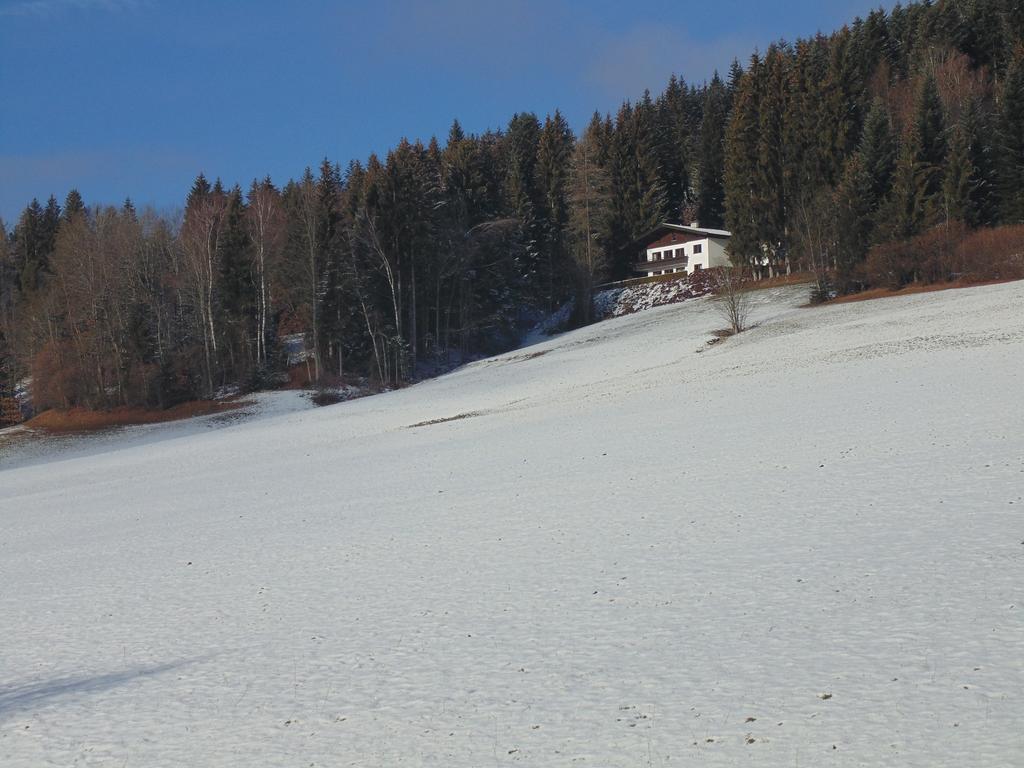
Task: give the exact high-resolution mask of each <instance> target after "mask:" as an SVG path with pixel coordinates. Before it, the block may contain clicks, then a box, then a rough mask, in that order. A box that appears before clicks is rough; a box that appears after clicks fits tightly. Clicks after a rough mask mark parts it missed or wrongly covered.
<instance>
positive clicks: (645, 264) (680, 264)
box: [633, 256, 690, 273]
mask: <svg viewBox="0 0 1024 768" xmlns="http://www.w3.org/2000/svg"><path fill="white" fill-rule="evenodd" d="M689 266H690V258H689V257H688V256H683V257H680V258H673V259H657V260H655V261H638V262H637V263H636V264H634V265H633V271H634V272H644V273H646V272H662V271H664V270H666V269H689Z"/></svg>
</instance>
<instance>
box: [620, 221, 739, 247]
mask: <svg viewBox="0 0 1024 768" xmlns="http://www.w3.org/2000/svg"><path fill="white" fill-rule="evenodd" d="M668 232H682V233H683V234H686V235H704V236H706V237H720V238H722V239H726V238H729V237H732V232H726V231H725V230H724V229H708V228H706V227H687V226H684V225H682V224H670V223H668V222H662V223H661V224H659V225H658V226H656V227H655V228H654V229H652V230H650V231H649V232H645V233H644V234H642V235H641V236H640V237H638V238H637V239H636V240H634V241H633V242H631V243H630V244H629V245H628V246H627V247H628V248H630V249H635V248H638V247H639V246H641V245H644V244H645V243H649V242H650V241H651V240H656V239H657V238H658V237H660V236H662V235H664V234H666V233H668Z"/></svg>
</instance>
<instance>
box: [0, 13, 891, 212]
mask: <svg viewBox="0 0 1024 768" xmlns="http://www.w3.org/2000/svg"><path fill="white" fill-rule="evenodd" d="M879 5H880V3H879V2H877V0H876V2H869V1H868V0H833V1H832V2H820V1H819V0H792V1H791V2H786V3H779V4H776V3H762V2H759V1H757V0H717V2H710V3H709V2H706V0H704V1H702V2H685V1H682V2H681V1H680V0H676V1H675V2H671V1H670V0H632V1H631V2H621V0H589V1H586V0H579V1H577V0H518V1H517V0H505V1H504V2H488V1H487V0H478V1H477V2H473V1H472V0H430V1H429V2H428V0H420V1H419V2H415V1H413V0H377V1H376V2H325V1H323V0H292V1H291V2H286V1H284V0H249V1H247V2H243V1H242V0H219V1H218V0H206V1H205V2H201V1H195V2H194V1H193V0H0V99H2V102H0V103H2V107H0V217H2V218H3V219H4V220H5V221H7V222H9V223H13V220H14V219H15V218H16V216H17V214H18V212H19V211H20V209H21V208H22V207H24V205H25V204H26V203H27V202H28V201H29V200H30V199H31V198H32V197H39V198H45V197H46V196H48V195H49V194H50V193H51V192H52V193H54V194H56V195H57V197H58V199H61V200H63V197H64V195H65V194H66V193H67V191H68V189H70V188H71V187H73V186H77V187H78V188H79V190H80V191H81V192H82V194H83V196H84V197H85V199H86V201H87V202H89V203H94V202H120V201H121V200H123V199H124V197H125V196H127V195H130V196H131V197H132V198H133V200H135V201H136V203H137V204H138V205H140V206H141V205H146V204H153V205H156V206H157V207H160V208H163V207H167V206H173V205H176V204H179V203H180V202H181V200H182V199H183V198H184V195H185V193H186V192H187V190H188V187H189V185H190V184H191V181H192V179H193V178H194V177H195V175H196V174H197V173H198V172H199V171H203V172H205V173H206V174H207V175H208V176H210V177H215V176H220V177H221V178H223V179H224V180H225V182H227V183H234V182H236V181H237V182H239V183H242V184H243V186H244V185H246V184H248V182H249V181H251V180H252V178H253V177H256V176H260V177H262V176H263V175H266V174H268V173H269V174H270V175H271V176H272V177H273V178H274V179H275V181H278V182H281V181H284V180H286V179H287V178H289V177H292V176H296V175H298V174H299V173H301V172H302V169H303V168H304V167H305V166H306V165H315V164H316V163H318V162H319V161H320V159H321V158H323V157H324V156H328V157H330V158H331V159H332V160H336V161H338V162H341V164H342V165H344V164H345V163H347V161H348V160H349V159H352V158H365V157H366V156H367V155H368V154H369V153H370V152H373V151H376V152H379V153H384V152H386V151H387V149H388V148H389V147H391V146H393V145H394V144H395V143H396V142H397V141H398V140H399V139H400V138H401V137H402V136H409V137H422V138H424V139H427V138H429V137H430V136H431V135H434V134H436V135H438V136H441V137H443V136H444V135H445V134H446V133H447V130H448V127H449V125H450V124H451V121H452V118H454V117H457V118H458V119H459V120H460V121H461V122H462V124H463V126H464V127H465V128H466V130H467V131H473V132H476V131H482V130H485V129H487V128H490V127H501V126H503V125H505V123H507V121H508V118H509V117H510V116H511V115H512V114H513V113H514V112H516V111H533V112H536V113H538V114H540V115H542V116H543V115H544V114H546V113H548V112H551V111H553V110H554V109H555V108H560V109H561V110H562V112H563V113H564V114H565V115H566V116H567V117H568V118H569V120H570V122H571V123H572V125H573V127H574V128H578V127H580V126H581V125H582V124H584V123H585V121H586V120H587V119H588V118H589V116H590V114H591V113H592V112H593V110H595V109H598V110H600V111H602V112H606V111H614V110H615V109H616V107H617V106H618V105H619V104H620V103H621V101H622V100H623V99H626V98H630V99H633V98H636V97H637V96H638V95H639V94H641V93H642V92H643V90H644V88H650V89H651V91H652V92H657V91H660V90H661V89H662V88H663V87H664V84H665V82H666V80H667V79H668V76H669V75H670V74H671V73H672V72H676V73H678V74H680V75H682V76H683V77H685V78H686V79H687V80H689V81H696V82H700V81H703V80H705V79H707V78H709V77H710V76H711V74H712V72H713V71H714V70H715V69H716V68H718V69H720V70H723V71H724V70H726V69H728V66H729V63H730V62H731V61H732V59H733V57H736V56H738V57H739V58H740V59H741V60H742V59H745V58H747V57H748V56H749V55H750V53H751V52H752V51H753V50H754V49H755V48H761V49H763V48H764V47H765V46H766V45H767V44H768V43H769V42H771V41H772V40H775V39H778V38H780V37H786V38H787V39H793V38H795V37H797V36H803V35H809V34H813V33H814V32H816V31H817V30H819V29H820V30H823V31H831V30H832V29H834V28H836V27H838V26H841V25H842V24H843V23H844V22H847V21H849V20H851V19H852V18H853V17H854V16H856V15H864V14H866V13H867V12H868V11H870V10H871V9H872V8H874V7H878V6H879ZM884 5H886V6H887V7H888V6H889V5H891V4H890V3H886V4H884Z"/></svg>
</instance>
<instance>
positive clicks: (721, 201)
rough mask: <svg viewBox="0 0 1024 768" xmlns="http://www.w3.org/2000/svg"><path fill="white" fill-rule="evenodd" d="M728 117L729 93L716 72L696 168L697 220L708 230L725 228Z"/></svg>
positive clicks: (709, 91)
mask: <svg viewBox="0 0 1024 768" xmlns="http://www.w3.org/2000/svg"><path fill="white" fill-rule="evenodd" d="M728 116H729V93H728V91H727V89H726V87H725V84H724V83H723V82H722V80H721V78H719V76H718V73H717V72H715V75H714V77H712V78H711V84H710V85H709V86H708V88H707V92H706V94H705V97H704V116H703V120H702V121H701V126H700V157H699V160H698V165H697V183H698V190H699V191H698V194H697V220H698V221H699V223H700V224H701V226H705V227H713V228H721V227H723V226H725V178H724V176H725V127H726V123H727V121H728ZM683 223H684V224H688V223H689V222H683Z"/></svg>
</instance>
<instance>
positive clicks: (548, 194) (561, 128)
mask: <svg viewBox="0 0 1024 768" xmlns="http://www.w3.org/2000/svg"><path fill="white" fill-rule="evenodd" d="M573 143H574V139H573V135H572V131H571V130H569V124H568V123H567V122H566V121H565V118H563V117H562V114H561V113H560V112H558V111H557V110H556V111H555V114H554V115H553V116H550V117H548V118H547V119H546V120H545V121H544V128H543V130H542V131H541V134H540V139H539V141H538V149H537V180H538V184H539V186H540V191H541V216H540V218H541V221H542V225H541V226H542V232H543V245H542V251H543V253H544V257H545V260H546V283H547V285H546V298H547V303H548V307H549V309H553V308H554V305H555V302H556V301H560V300H562V299H564V298H565V291H566V289H567V288H568V287H569V286H568V285H565V284H564V282H565V281H564V280H562V278H564V277H565V276H566V269H567V267H568V243H567V241H566V230H567V227H568V223H569V200H568V185H569V173H570V169H571V163H572V150H573ZM557 283H561V285H556V284H557Z"/></svg>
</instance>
